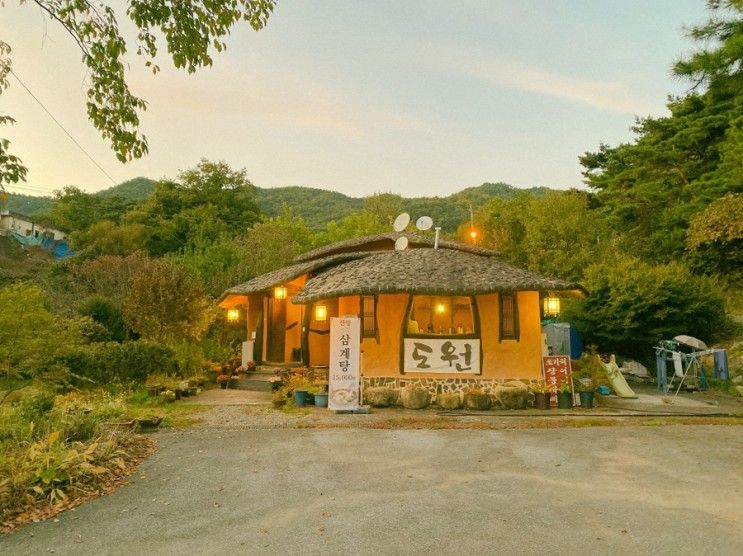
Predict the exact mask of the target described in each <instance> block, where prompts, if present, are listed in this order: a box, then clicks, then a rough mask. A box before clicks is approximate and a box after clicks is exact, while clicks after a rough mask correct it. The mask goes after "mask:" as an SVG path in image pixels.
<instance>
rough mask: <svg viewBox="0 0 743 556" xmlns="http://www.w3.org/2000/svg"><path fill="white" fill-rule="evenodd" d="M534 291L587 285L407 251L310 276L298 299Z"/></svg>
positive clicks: (486, 261)
mask: <svg viewBox="0 0 743 556" xmlns="http://www.w3.org/2000/svg"><path fill="white" fill-rule="evenodd" d="M533 290H536V291H570V290H578V291H582V287H581V286H580V285H578V284H575V283H572V282H565V281H563V280H556V279H552V278H546V277H544V276H541V275H539V274H535V273H533V272H529V271H526V270H522V269H520V268H516V267H514V266H511V265H509V264H506V263H503V262H500V261H497V260H495V259H493V258H490V257H483V256H479V255H475V254H472V253H465V252H463V251H455V250H452V249H407V250H405V251H382V252H378V253H372V254H367V256H365V257H363V258H360V259H356V260H352V261H348V262H345V263H342V264H339V265H337V266H335V267H333V268H329V269H327V270H325V271H323V272H321V273H318V274H317V275H316V276H314V277H313V278H310V279H309V280H308V281H307V283H306V284H305V286H304V288H302V291H301V292H299V293H298V294H297V295H296V296H294V297H293V298H292V301H293V302H294V303H312V302H314V301H317V300H320V299H330V298H334V297H338V296H345V295H372V294H380V293H418V294H427V295H478V294H487V293H495V292H507V291H533Z"/></svg>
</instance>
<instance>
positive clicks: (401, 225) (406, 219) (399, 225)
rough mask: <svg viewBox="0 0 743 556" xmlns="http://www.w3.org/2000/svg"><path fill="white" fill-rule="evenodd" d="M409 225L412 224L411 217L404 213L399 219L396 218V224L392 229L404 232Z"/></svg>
mask: <svg viewBox="0 0 743 556" xmlns="http://www.w3.org/2000/svg"><path fill="white" fill-rule="evenodd" d="M408 224H410V215H409V214H408V213H407V212H403V213H402V214H400V215H399V216H398V217H397V218H395V223H394V224H393V225H392V228H393V229H394V230H395V231H396V232H402V231H403V230H404V229H405V228H407V227H408Z"/></svg>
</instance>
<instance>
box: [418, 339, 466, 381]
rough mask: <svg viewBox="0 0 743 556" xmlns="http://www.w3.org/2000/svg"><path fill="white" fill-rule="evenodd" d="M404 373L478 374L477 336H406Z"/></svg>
mask: <svg viewBox="0 0 743 556" xmlns="http://www.w3.org/2000/svg"><path fill="white" fill-rule="evenodd" d="M404 364H405V368H404V369H403V371H405V372H406V373H460V374H474V375H476V374H480V340H475V339H469V338H405V358H404Z"/></svg>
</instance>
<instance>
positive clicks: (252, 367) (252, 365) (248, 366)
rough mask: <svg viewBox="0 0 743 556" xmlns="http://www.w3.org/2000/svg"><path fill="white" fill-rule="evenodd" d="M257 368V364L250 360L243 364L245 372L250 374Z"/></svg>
mask: <svg viewBox="0 0 743 556" xmlns="http://www.w3.org/2000/svg"><path fill="white" fill-rule="evenodd" d="M257 368H258V363H256V362H255V361H253V360H252V359H251V360H250V361H248V362H247V363H246V364H245V370H246V372H249V373H252V372H253V371H255V370H256V369H257Z"/></svg>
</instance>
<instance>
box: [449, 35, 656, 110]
mask: <svg viewBox="0 0 743 556" xmlns="http://www.w3.org/2000/svg"><path fill="white" fill-rule="evenodd" d="M441 51H442V52H445V54H444V55H443V56H442V58H441V59H442V60H444V63H445V64H446V65H447V67H448V68H449V69H450V70H454V71H459V72H461V73H464V74H467V75H470V76H472V77H475V78H477V79H481V80H483V81H488V82H490V83H493V84H495V85H498V86H501V87H507V88H509V89H516V90H520V91H527V92H530V93H537V94H541V95H545V96H550V97H555V98H559V99H562V100H567V101H570V102H574V103H577V104H584V105H587V106H591V107H593V108H598V109H600V110H609V111H612V112H620V113H622V114H645V113H649V112H650V111H651V110H652V106H651V105H650V104H649V103H648V102H646V101H645V100H643V99H641V98H640V97H639V96H637V95H636V94H634V93H633V92H632V91H631V90H629V89H628V88H627V87H626V86H625V85H624V84H622V83H620V82H617V81H593V80H590V79H585V78H581V77H577V76H574V75H565V74H560V73H556V72H553V71H549V70H545V69H542V68H539V67H536V66H531V65H528V64H524V63H522V62H519V61H517V60H513V59H508V58H504V57H493V56H487V55H485V54H484V53H482V52H479V51H477V50H474V49H473V50H468V49H463V48H451V47H446V48H444V49H441Z"/></svg>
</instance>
